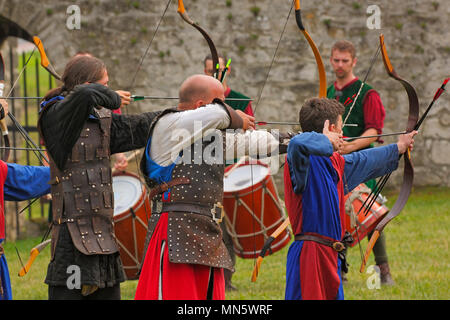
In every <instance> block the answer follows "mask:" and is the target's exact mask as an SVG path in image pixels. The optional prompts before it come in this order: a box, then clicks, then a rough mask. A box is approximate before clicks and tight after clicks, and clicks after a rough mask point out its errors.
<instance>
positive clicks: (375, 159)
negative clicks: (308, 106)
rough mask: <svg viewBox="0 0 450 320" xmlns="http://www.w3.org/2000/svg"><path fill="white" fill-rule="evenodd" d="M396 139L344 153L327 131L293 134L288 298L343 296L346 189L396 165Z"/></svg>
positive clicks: (287, 172) (288, 172) (288, 179)
mask: <svg viewBox="0 0 450 320" xmlns="http://www.w3.org/2000/svg"><path fill="white" fill-rule="evenodd" d="M398 159H399V152H398V147H397V145H396V144H391V145H388V146H383V147H378V148H371V149H365V150H362V151H358V152H353V153H351V154H348V155H344V156H341V155H340V154H338V153H336V152H335V153H333V147H332V145H331V143H330V141H329V140H328V138H327V137H326V136H325V135H322V134H319V133H315V132H307V133H302V134H301V135H297V136H295V137H294V138H292V139H291V141H290V143H289V146H288V154H287V160H286V165H285V169H284V185H285V203H286V208H287V211H288V214H289V219H290V221H291V225H292V229H293V232H294V234H295V240H296V241H294V242H293V243H292V245H291V246H290V248H289V252H288V257H287V269H286V296H285V298H286V299H287V300H294V299H343V298H344V293H343V287H342V281H341V268H346V267H347V266H346V263H345V262H342V261H341V259H342V258H344V257H342V256H341V255H339V254H338V253H339V252H340V251H342V250H343V248H344V244H343V243H342V242H345V239H343V238H344V231H345V230H344V229H343V221H344V220H343V219H344V216H345V206H344V205H345V204H344V201H343V199H344V194H346V193H348V192H349V191H351V190H353V189H354V188H355V187H356V186H358V185H359V184H360V183H361V182H363V181H367V180H368V179H373V178H376V177H379V176H381V175H384V174H386V173H389V172H391V171H394V170H395V169H396V168H397V166H398Z"/></svg>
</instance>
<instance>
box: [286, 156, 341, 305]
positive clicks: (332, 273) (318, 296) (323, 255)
mask: <svg viewBox="0 0 450 320" xmlns="http://www.w3.org/2000/svg"><path fill="white" fill-rule="evenodd" d="M330 160H331V163H332V165H333V168H334V169H335V170H336V172H337V174H338V176H339V181H338V184H337V192H338V196H339V215H340V220H341V232H342V234H343V232H344V224H343V219H344V216H345V202H344V201H343V199H344V184H343V174H344V167H345V159H344V157H342V156H341V155H340V154H339V153H336V152H335V153H333V155H332V156H331V157H330ZM286 161H287V160H286ZM284 181H285V184H284V186H285V193H284V194H285V204H286V209H287V211H288V213H292V214H290V215H289V220H290V221H291V226H292V229H293V233H294V234H300V233H302V214H301V213H302V212H303V211H302V196H301V194H300V195H299V194H295V193H294V191H293V189H292V183H291V177H290V172H289V164H288V165H286V166H285V169H284ZM315 235H317V236H321V237H324V236H322V235H319V234H315ZM328 240H331V239H329V238H328ZM334 240H340V239H334ZM299 266H300V270H298V272H299V275H300V286H301V288H300V290H301V297H302V299H304V300H333V299H336V297H337V295H338V291H339V287H340V284H341V280H340V277H339V274H338V272H339V269H338V254H337V252H336V251H334V250H333V249H332V248H330V247H328V246H325V245H321V244H319V243H316V242H313V241H304V242H303V246H302V249H301V254H300V258H299Z"/></svg>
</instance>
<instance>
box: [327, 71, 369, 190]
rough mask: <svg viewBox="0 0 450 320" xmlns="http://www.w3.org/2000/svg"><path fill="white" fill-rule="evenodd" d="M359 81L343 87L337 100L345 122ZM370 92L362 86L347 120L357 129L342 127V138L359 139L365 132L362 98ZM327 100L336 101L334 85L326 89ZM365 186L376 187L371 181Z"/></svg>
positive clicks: (367, 86)
mask: <svg viewBox="0 0 450 320" xmlns="http://www.w3.org/2000/svg"><path fill="white" fill-rule="evenodd" d="M361 83H362V81H361V80H359V79H358V80H356V81H355V82H353V83H352V84H351V85H349V86H346V87H344V90H342V91H341V92H342V95H341V96H340V98H339V102H340V103H342V104H343V105H344V106H345V112H344V115H343V116H342V120H345V118H346V117H347V114H348V113H349V111H350V108H351V106H352V104H353V100H354V99H355V98H356V95H357V94H358V91H359V88H360V87H361ZM370 90H373V88H372V87H371V86H369V85H368V84H364V85H363V87H362V89H361V93H360V94H359V97H358V100H357V101H356V103H355V105H354V107H353V110H352V112H351V113H350V116H349V117H348V119H347V122H346V123H347V124H357V125H358V126H357V127H354V126H344V128H342V131H343V133H344V136H346V137H359V136H360V135H362V134H363V133H364V131H365V123H364V109H363V102H364V98H365V97H366V94H367V92H369V91H370ZM327 98H328V99H336V88H335V86H334V84H332V85H331V86H329V87H328V89H327ZM372 147H373V144H371V145H370V146H369V147H368V148H372ZM366 185H367V186H368V187H369V188H370V189H372V190H373V189H374V188H375V185H376V180H375V179H372V180H369V181H366Z"/></svg>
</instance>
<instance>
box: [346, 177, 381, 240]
mask: <svg viewBox="0 0 450 320" xmlns="http://www.w3.org/2000/svg"><path fill="white" fill-rule="evenodd" d="M370 192H371V190H370V189H369V188H368V187H367V186H366V185H365V184H364V183H361V184H360V185H359V186H357V187H356V188H355V189H353V190H352V192H350V193H348V194H347V195H346V196H345V197H344V201H345V213H346V215H345V217H344V228H345V230H346V231H348V232H350V233H351V235H352V237H353V239H354V241H353V242H352V243H351V244H350V246H351V247H353V246H354V245H356V244H357V243H358V242H359V241H361V240H362V239H364V237H365V236H366V235H367V234H368V233H370V232H371V231H372V230H373V229H375V227H376V226H377V224H378V223H379V222H380V221H381V219H383V217H384V216H385V215H386V214H387V213H388V212H389V208H388V207H386V206H385V205H384V203H385V202H386V200H385V199H383V196H381V195H379V196H378V198H377V199H376V200H375V201H374V202H373V204H372V206H371V207H370V210H368V212H367V213H365V211H366V208H367V207H368V206H369V204H370V200H369V201H368V202H367V203H366V204H365V205H364V208H362V209H361V207H362V206H363V204H364V201H366V199H367V198H368V197H369V195H370Z"/></svg>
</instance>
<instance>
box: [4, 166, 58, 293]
mask: <svg viewBox="0 0 450 320" xmlns="http://www.w3.org/2000/svg"><path fill="white" fill-rule="evenodd" d="M49 180H50V169H49V168H48V167H35V166H22V165H19V164H15V163H5V162H3V161H0V208H1V209H0V300H11V299H12V291H11V282H10V278H9V271H8V264H7V263H6V257H5V254H4V252H3V247H2V245H1V244H2V242H3V241H4V240H5V236H6V234H5V212H4V208H5V202H4V200H7V201H23V200H28V199H33V198H38V197H41V196H43V195H45V194H47V193H50V185H49V184H48V181H49Z"/></svg>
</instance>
